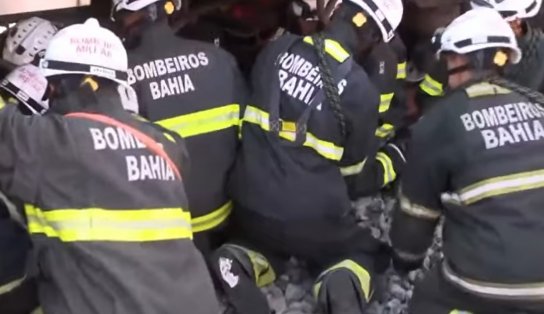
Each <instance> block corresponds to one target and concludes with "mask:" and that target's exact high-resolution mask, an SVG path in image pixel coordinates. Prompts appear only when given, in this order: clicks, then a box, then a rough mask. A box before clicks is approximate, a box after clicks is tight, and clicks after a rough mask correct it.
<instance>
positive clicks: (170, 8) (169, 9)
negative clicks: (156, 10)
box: [164, 1, 176, 15]
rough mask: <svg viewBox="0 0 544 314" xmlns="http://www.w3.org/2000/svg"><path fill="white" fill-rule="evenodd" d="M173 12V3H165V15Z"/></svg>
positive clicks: (174, 8)
mask: <svg viewBox="0 0 544 314" xmlns="http://www.w3.org/2000/svg"><path fill="white" fill-rule="evenodd" d="M175 10H176V7H175V6H174V3H172V2H171V1H167V2H166V3H165V4H164V12H166V14H168V15H171V14H172V13H174V11H175Z"/></svg>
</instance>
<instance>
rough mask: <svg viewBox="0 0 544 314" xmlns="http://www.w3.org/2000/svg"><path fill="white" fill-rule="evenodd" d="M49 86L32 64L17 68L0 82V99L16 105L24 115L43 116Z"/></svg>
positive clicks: (46, 105) (46, 107)
mask: <svg viewBox="0 0 544 314" xmlns="http://www.w3.org/2000/svg"><path fill="white" fill-rule="evenodd" d="M49 92H50V89H49V85H48V82H47V79H46V78H45V77H44V76H43V74H42V73H41V71H40V69H39V68H38V67H36V66H34V65H32V64H26V65H23V66H20V67H17V68H16V69H15V70H13V71H12V72H11V73H9V74H8V75H7V76H6V78H5V79H4V80H2V81H1V82H0V97H2V98H3V99H5V100H7V101H8V102H14V103H16V104H18V106H19V110H20V111H21V112H22V113H23V114H25V115H32V114H38V115H42V114H44V113H45V112H46V111H47V109H49V99H48V98H49Z"/></svg>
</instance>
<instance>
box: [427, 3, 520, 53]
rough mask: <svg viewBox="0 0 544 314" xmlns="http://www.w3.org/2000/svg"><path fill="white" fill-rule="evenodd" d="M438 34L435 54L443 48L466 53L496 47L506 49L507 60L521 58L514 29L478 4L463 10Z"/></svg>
mask: <svg viewBox="0 0 544 314" xmlns="http://www.w3.org/2000/svg"><path fill="white" fill-rule="evenodd" d="M439 38H440V48H439V49H438V52H437V54H438V55H439V54H440V53H441V52H443V51H452V52H455V53H458V54H467V53H470V52H473V51H478V50H482V49H486V48H494V47H496V48H508V49H510V56H509V61H510V62H511V63H518V62H519V61H520V60H521V50H520V49H519V47H518V43H517V41H516V36H515V34H514V31H512V28H511V27H510V25H508V23H507V22H506V21H505V20H504V19H503V18H502V16H501V15H500V14H499V13H498V12H497V11H495V10H493V9H489V8H478V9H473V10H470V11H468V12H466V13H464V14H463V15H461V16H459V17H457V18H456V19H455V20H453V21H452V22H451V23H450V25H448V27H446V29H445V30H444V32H443V33H442V34H440V35H439Z"/></svg>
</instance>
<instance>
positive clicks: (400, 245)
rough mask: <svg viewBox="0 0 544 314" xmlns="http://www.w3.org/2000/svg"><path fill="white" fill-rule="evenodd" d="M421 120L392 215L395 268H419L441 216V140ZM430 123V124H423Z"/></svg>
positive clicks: (444, 170) (434, 128)
mask: <svg viewBox="0 0 544 314" xmlns="http://www.w3.org/2000/svg"><path fill="white" fill-rule="evenodd" d="M429 120H433V119H425V120H422V121H420V124H418V125H417V126H416V127H415V128H414V131H413V138H412V142H411V143H410V148H409V153H408V158H407V165H406V167H405V169H404V170H405V171H404V173H403V178H402V181H401V189H400V192H399V206H398V208H397V209H396V210H395V212H394V215H393V223H392V227H391V234H390V236H391V243H392V246H393V252H394V254H393V256H394V258H393V261H394V264H395V268H396V269H397V270H401V271H407V270H413V269H415V268H417V267H418V266H420V264H421V263H422V261H423V259H424V258H425V253H426V252H427V249H428V247H429V246H430V245H431V243H432V241H433V236H434V230H435V227H436V224H437V223H438V220H439V218H440V216H441V201H440V195H441V193H442V192H443V191H445V190H446V189H447V182H448V181H447V164H446V163H445V162H444V161H443V160H445V158H444V157H442V156H445V155H446V154H445V152H444V149H440V147H443V145H440V144H441V143H444V140H445V138H444V136H443V135H442V134H441V133H440V132H437V130H438V128H437V127H438V126H439V125H440V124H439V123H434V122H433V121H429ZM427 122H430V123H427ZM443 133H444V132H443Z"/></svg>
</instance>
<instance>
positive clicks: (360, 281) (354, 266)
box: [313, 260, 373, 314]
mask: <svg viewBox="0 0 544 314" xmlns="http://www.w3.org/2000/svg"><path fill="white" fill-rule="evenodd" d="M371 281H372V280H371V274H370V272H369V271H368V270H367V269H366V268H365V267H363V266H362V265H360V264H358V263H356V262H354V261H352V260H344V261H342V262H340V263H338V264H336V265H334V266H332V267H330V268H328V269H326V270H325V271H324V272H323V273H321V275H319V277H318V278H317V281H316V283H315V285H314V288H313V294H314V297H315V298H316V300H317V303H318V306H319V307H320V308H321V310H322V311H323V312H324V313H327V314H337V313H342V314H360V313H364V310H365V309H366V308H367V306H368V303H369V301H370V299H371V298H372V294H373V291H372V287H371Z"/></svg>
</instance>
